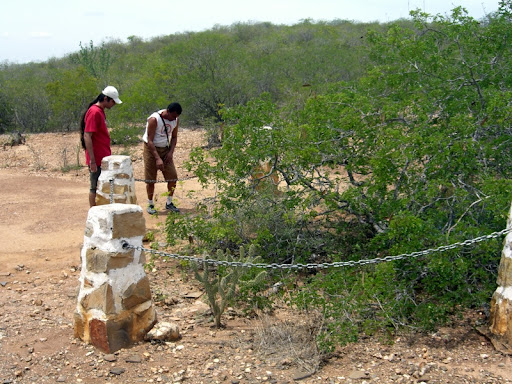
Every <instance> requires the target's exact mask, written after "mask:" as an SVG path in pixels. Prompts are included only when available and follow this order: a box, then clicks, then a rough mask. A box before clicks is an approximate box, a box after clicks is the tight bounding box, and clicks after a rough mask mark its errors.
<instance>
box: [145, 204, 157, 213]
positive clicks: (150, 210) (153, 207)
mask: <svg viewBox="0 0 512 384" xmlns="http://www.w3.org/2000/svg"><path fill="white" fill-rule="evenodd" d="M147 211H148V213H149V214H150V215H155V214H156V209H155V206H154V205H148V209H147Z"/></svg>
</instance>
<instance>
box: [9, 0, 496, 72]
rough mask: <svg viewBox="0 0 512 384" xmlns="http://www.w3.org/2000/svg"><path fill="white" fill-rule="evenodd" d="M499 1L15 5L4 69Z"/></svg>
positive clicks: (64, 1) (51, 0) (65, 1)
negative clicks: (219, 32) (222, 33)
mask: <svg viewBox="0 0 512 384" xmlns="http://www.w3.org/2000/svg"><path fill="white" fill-rule="evenodd" d="M498 3H499V0H258V1H254V0H252V1H245V0H181V1H177V0H106V1H92V0H88V1H84V0H46V1H42V0H11V1H5V2H2V5H1V6H0V63H3V62H8V63H18V64H22V63H27V62H44V61H47V60H48V59H50V58H61V57H63V56H66V55H67V54H69V53H72V52H77V51H79V50H80V44H82V45H83V46H85V45H89V43H90V41H92V42H93V44H94V45H95V46H99V45H101V43H102V42H105V41H109V40H112V39H115V40H119V41H121V42H126V41H127V38H128V37H129V36H137V37H140V38H142V39H144V40H150V39H151V38H154V37H158V36H164V35H170V34H175V33H185V32H199V31H205V30H208V29H211V28H212V27H214V26H216V25H220V26H230V25H232V24H234V23H240V22H241V23H250V22H271V23H273V24H285V25H293V24H296V23H298V22H300V21H301V20H304V19H310V20H312V21H332V20H335V19H341V20H351V21H355V22H372V21H378V22H389V21H393V20H397V19H399V18H408V17H409V11H411V10H414V9H421V10H423V11H425V12H427V13H430V14H441V15H448V14H449V12H450V10H451V9H453V8H454V7H456V6H459V5H460V6H463V7H464V8H466V9H467V10H468V13H469V15H470V16H472V17H474V18H476V19H479V18H482V17H484V16H485V15H486V14H489V13H492V12H494V11H496V10H497V9H498Z"/></svg>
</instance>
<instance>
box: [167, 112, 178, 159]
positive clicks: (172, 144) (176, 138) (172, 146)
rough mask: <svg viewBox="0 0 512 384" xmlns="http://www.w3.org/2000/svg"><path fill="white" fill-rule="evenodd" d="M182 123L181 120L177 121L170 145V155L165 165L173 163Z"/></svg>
mask: <svg viewBox="0 0 512 384" xmlns="http://www.w3.org/2000/svg"><path fill="white" fill-rule="evenodd" d="M179 125H180V122H179V120H176V127H175V128H174V130H173V131H172V136H171V142H170V143H169V153H168V154H167V156H166V157H165V163H166V164H167V163H170V162H172V159H173V156H174V149H175V148H176V143H177V142H178V128H179Z"/></svg>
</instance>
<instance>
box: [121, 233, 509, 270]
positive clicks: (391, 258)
mask: <svg viewBox="0 0 512 384" xmlns="http://www.w3.org/2000/svg"><path fill="white" fill-rule="evenodd" d="M510 232H512V227H510V228H507V229H504V230H502V231H499V232H493V233H491V234H489V235H484V236H480V237H476V238H474V239H469V240H465V241H462V242H458V243H453V244H449V245H443V246H440V247H437V248H430V249H426V250H423V251H418V252H411V253H403V254H401V255H396V256H385V257H377V258H375V259H363V260H350V261H338V262H333V263H320V264H300V263H299V264H278V263H272V264H264V263H243V262H240V261H226V260H215V259H209V258H201V257H194V256H182V255H178V254H172V253H165V252H162V251H157V250H154V249H148V248H144V247H140V246H133V245H130V244H128V242H127V241H123V242H122V246H123V248H124V249H135V250H139V251H144V252H148V253H152V254H154V255H158V256H161V257H168V258H173V259H177V260H184V261H192V262H195V263H207V264H210V265H223V266H230V267H242V268H260V269H261V268H263V269H296V270H299V269H300V270H301V269H327V268H340V267H355V266H358V265H368V264H377V263H382V262H388V261H395V260H403V259H406V258H409V257H410V258H416V257H420V256H426V255H429V254H431V253H435V252H445V251H448V250H450V249H454V248H457V247H463V246H467V245H472V244H475V243H479V242H482V241H485V240H490V239H494V238H497V237H500V236H502V235H505V234H507V233H510Z"/></svg>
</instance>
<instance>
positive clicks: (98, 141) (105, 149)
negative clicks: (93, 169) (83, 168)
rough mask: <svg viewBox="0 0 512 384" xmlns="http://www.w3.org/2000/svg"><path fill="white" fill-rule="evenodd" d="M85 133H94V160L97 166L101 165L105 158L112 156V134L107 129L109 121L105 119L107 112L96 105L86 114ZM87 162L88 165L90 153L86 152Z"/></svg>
mask: <svg viewBox="0 0 512 384" xmlns="http://www.w3.org/2000/svg"><path fill="white" fill-rule="evenodd" d="M85 132H92V147H93V150H94V159H95V160H96V165H97V166H98V167H99V166H100V165H101V160H102V159H103V158H104V157H105V156H110V155H111V153H112V152H111V151H110V134H109V133H108V129H107V121H106V119H105V112H104V111H103V109H101V108H100V107H98V106H97V105H96V104H94V105H92V106H91V108H89V110H88V111H87V113H86V114H85ZM85 160H86V161H87V164H89V162H90V157H89V153H87V150H86V151H85Z"/></svg>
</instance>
